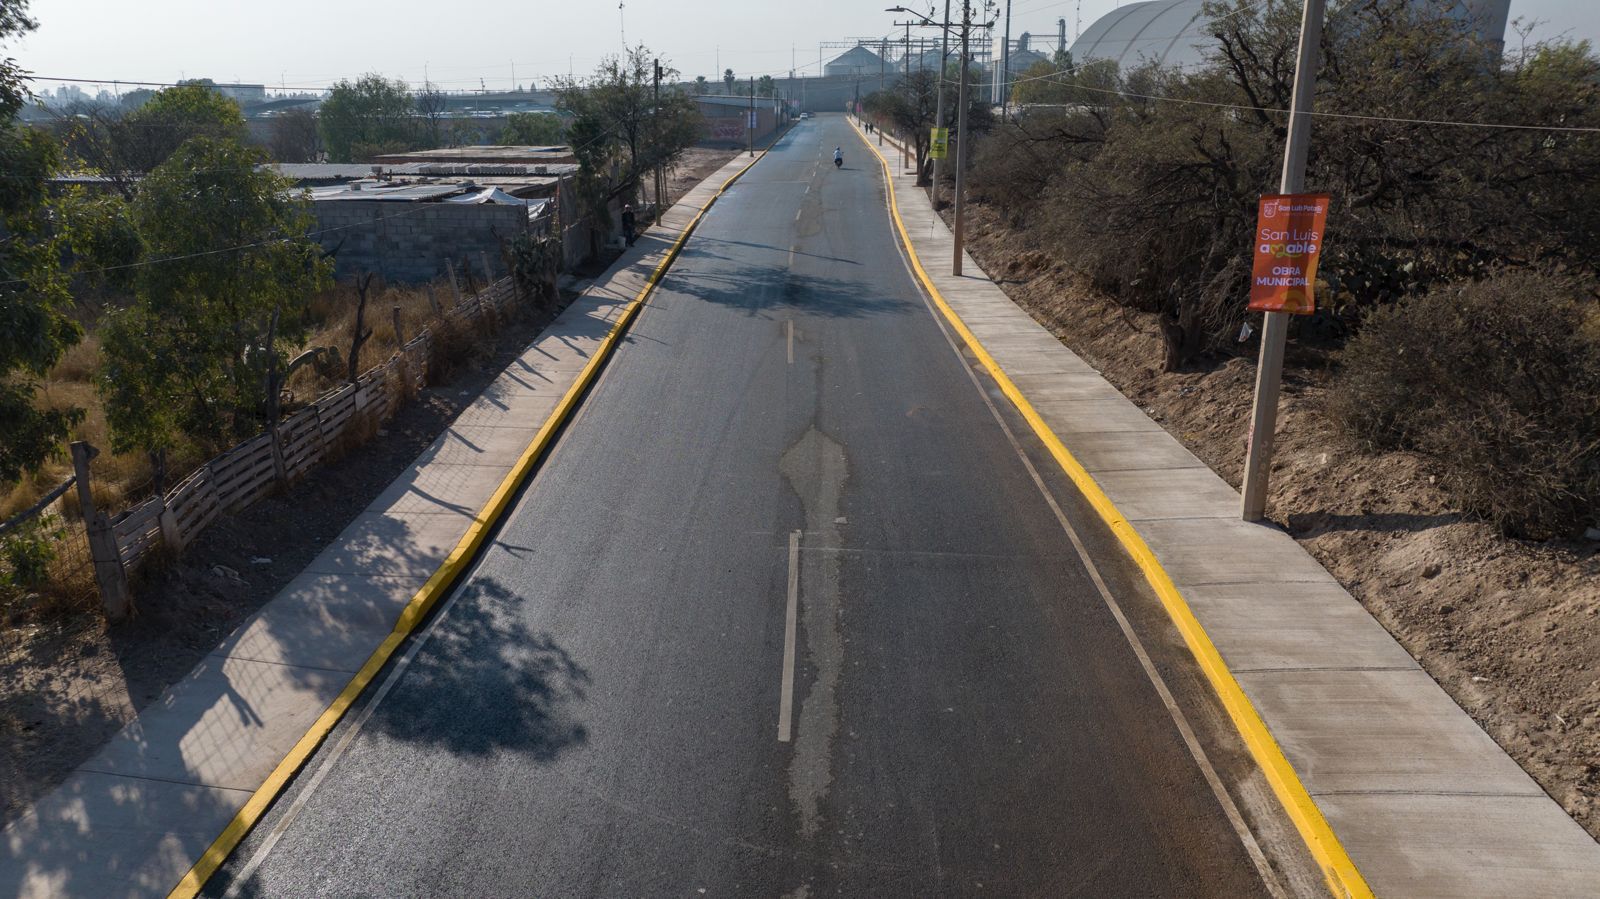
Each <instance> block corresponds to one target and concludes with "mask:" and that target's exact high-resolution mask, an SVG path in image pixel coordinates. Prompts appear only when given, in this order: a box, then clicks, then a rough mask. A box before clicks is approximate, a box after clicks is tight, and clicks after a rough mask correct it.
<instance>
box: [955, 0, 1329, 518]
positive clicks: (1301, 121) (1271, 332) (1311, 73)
mask: <svg viewBox="0 0 1600 899" xmlns="http://www.w3.org/2000/svg"><path fill="white" fill-rule="evenodd" d="M1325 2H1326V0H1306V8H1305V14H1304V18H1302V19H1301V20H1300V53H1299V57H1298V59H1297V60H1296V61H1295V68H1294V98H1293V100H1292V101H1291V102H1290V104H1289V139H1288V142H1287V143H1286V144H1285V145H1284V148H1283V176H1282V178H1281V179H1280V181H1279V184H1278V192H1279V193H1285V194H1292V193H1298V192H1300V191H1301V190H1302V189H1303V188H1304V187H1305V180H1306V152H1307V150H1308V149H1309V148H1310V141H1311V102H1312V98H1313V96H1314V95H1315V92H1316V85H1317V53H1318V50H1319V49H1320V47H1321V45H1322V14H1323V8H1324V6H1325ZM959 240H960V238H957V241H958V242H959ZM1263 314H1264V315H1265V316H1266V321H1265V322H1264V323H1263V325H1262V328H1261V361H1260V364H1258V365H1257V366H1256V398H1255V406H1254V408H1253V409H1251V411H1250V436H1249V450H1248V452H1247V454H1246V455H1245V462H1244V502H1243V508H1242V512H1243V517H1244V520H1245V521H1260V520H1261V518H1262V516H1264V515H1265V514H1266V509H1267V480H1268V478H1269V477H1270V476H1271V474H1272V444H1273V439H1274V437H1275V436H1276V433H1275V432H1276V431H1277V427H1278V392H1279V389H1280V388H1281V387H1282V385H1283V345H1284V342H1285V340H1286V338H1287V337H1288V334H1289V314H1288V313H1285V312H1267V313H1263Z"/></svg>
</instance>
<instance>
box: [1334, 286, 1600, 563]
mask: <svg viewBox="0 0 1600 899" xmlns="http://www.w3.org/2000/svg"><path fill="white" fill-rule="evenodd" d="M1594 286H1595V285H1594V284H1593V283H1589V282H1583V283H1580V282H1578V281H1575V280H1574V279H1571V278H1568V277H1562V276H1557V275H1552V274H1548V273H1541V272H1531V271H1526V270H1521V271H1505V272H1500V273H1497V274H1494V275H1491V276H1490V277H1488V278H1486V279H1484V280H1482V281H1476V282H1468V283H1458V284H1451V285H1446V286H1442V287H1439V288H1436V289H1434V290H1431V291H1428V292H1426V293H1423V294H1420V295H1418V296H1415V297H1411V298H1408V299H1404V300H1401V301H1400V302H1399V303H1397V304H1395V305H1392V306H1387V307H1383V308H1380V309H1378V310H1377V311H1375V312H1373V313H1372V314H1371V315H1369V316H1368V317H1367V320H1366V322H1365V323H1364V324H1363V327H1362V330H1361V331H1360V333H1359V334H1358V335H1357V336H1356V337H1355V338H1354V339H1353V340H1351V341H1350V342H1349V344H1348V345H1347V346H1346V348H1345V351H1344V353H1343V356H1342V370H1341V372H1340V374H1339V376H1338V377H1337V378H1336V379H1335V381H1334V385H1333V387H1332V390H1331V391H1330V395H1329V400H1328V412H1329V414H1330V415H1331V416H1332V418H1333V420H1334V421H1335V422H1336V423H1337V424H1338V425H1340V427H1341V428H1342V429H1343V430H1345V431H1346V432H1347V433H1348V434H1350V435H1351V436H1353V437H1355V438H1356V439H1357V440H1359V441H1361V442H1363V443H1364V444H1366V445H1368V446H1370V447H1373V448H1377V449H1409V450H1416V451H1418V452H1421V453H1423V454H1425V455H1427V456H1429V457H1431V458H1433V459H1434V460H1435V461H1436V462H1437V463H1438V465H1439V472H1440V478H1441V480H1442V481H1443V484H1444V486H1445V488H1446V489H1448V490H1450V491H1451V492H1452V493H1453V494H1454V495H1455V496H1456V498H1457V499H1458V500H1459V501H1460V502H1461V504H1462V507H1463V508H1464V509H1466V510H1467V511H1469V512H1471V513H1473V514H1476V515H1480V516H1482V517H1484V518H1486V519H1488V520H1489V521H1492V522H1493V523H1494V524H1495V525H1496V526H1498V527H1499V528H1500V529H1501V530H1502V531H1504V532H1505V533H1507V534H1512V535H1517V536H1526V537H1549V536H1561V535H1568V534H1571V533H1573V532H1575V531H1577V530H1579V529H1581V528H1582V527H1583V526H1584V525H1585V524H1590V523H1593V522H1594V520H1595V515H1596V513H1597V512H1600V304H1597V303H1596V301H1595V299H1594V297H1593V295H1592V294H1589V293H1588V291H1589V290H1592V289H1593V288H1594Z"/></svg>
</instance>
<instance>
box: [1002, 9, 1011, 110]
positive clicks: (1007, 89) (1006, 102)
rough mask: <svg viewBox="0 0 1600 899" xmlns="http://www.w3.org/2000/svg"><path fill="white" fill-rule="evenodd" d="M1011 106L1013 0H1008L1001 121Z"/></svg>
mask: <svg viewBox="0 0 1600 899" xmlns="http://www.w3.org/2000/svg"><path fill="white" fill-rule="evenodd" d="M1010 108H1011V0H1006V32H1005V37H1003V38H1001V39H1000V121H1002V122H1004V121H1005V120H1006V110H1008V109H1010Z"/></svg>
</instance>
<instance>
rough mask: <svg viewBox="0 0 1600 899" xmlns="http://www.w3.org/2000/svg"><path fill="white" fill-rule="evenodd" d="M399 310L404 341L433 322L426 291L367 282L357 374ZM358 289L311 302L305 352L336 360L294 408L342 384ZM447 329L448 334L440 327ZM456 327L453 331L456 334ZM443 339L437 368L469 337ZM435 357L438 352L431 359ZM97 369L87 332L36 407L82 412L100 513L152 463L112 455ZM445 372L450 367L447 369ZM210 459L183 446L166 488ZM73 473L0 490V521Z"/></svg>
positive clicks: (49, 472)
mask: <svg viewBox="0 0 1600 899" xmlns="http://www.w3.org/2000/svg"><path fill="white" fill-rule="evenodd" d="M432 286H433V290H434V296H435V298H436V299H437V301H438V303H439V305H440V307H441V309H444V310H448V309H449V308H450V307H451V306H453V305H454V304H455V295H454V293H453V292H452V291H451V289H450V286H449V283H448V282H440V283H437V284H434V285H432ZM396 306H398V307H399V308H400V328H401V330H402V331H403V332H404V336H405V337H407V338H411V337H415V336H416V335H417V334H418V333H419V332H420V331H421V329H422V328H423V327H424V326H426V325H427V324H429V323H430V322H431V321H432V320H433V309H432V306H431V305H430V304H429V302H428V290H427V287H426V286H415V285H405V286H380V285H378V284H376V283H375V284H374V285H373V290H372V292H371V295H370V296H369V298H368V300H367V311H366V327H367V328H369V329H371V331H372V337H371V338H369V339H368V340H367V342H366V343H365V344H363V345H362V347H361V359H360V365H359V366H358V368H357V370H358V371H366V370H367V369H370V368H372V367H373V366H375V365H378V364H379V363H381V362H383V361H384V360H385V359H387V358H389V356H390V354H392V353H393V352H394V351H395V350H396V349H398V348H399V346H400V341H399V340H398V339H397V336H396V333H395V317H394V308H395V307H396ZM355 309H356V291H355V288H354V286H352V285H348V284H345V285H339V286H336V287H334V288H333V289H331V290H328V291H325V292H323V293H321V294H319V295H318V296H317V297H316V298H314V299H313V300H312V302H311V319H312V321H313V322H315V323H316V324H315V325H314V327H313V329H312V333H311V335H310V337H309V338H308V339H307V340H306V343H305V347H304V348H310V347H317V346H325V347H332V348H335V349H337V350H338V352H339V359H340V363H339V364H338V365H337V366H331V367H325V368H324V369H323V370H321V371H318V370H316V369H315V368H314V367H313V366H310V365H307V366H304V367H302V368H301V369H300V370H299V371H296V372H295V373H294V375H293V376H292V377H291V378H290V379H289V384H288V388H289V390H290V391H291V393H292V394H293V395H294V400H295V403H296V404H304V403H307V402H310V401H311V400H314V399H315V398H316V397H317V396H318V395H320V394H321V393H323V392H324V391H326V390H328V389H330V388H332V387H334V386H337V385H338V384H339V383H340V382H341V381H343V379H344V372H345V362H344V359H345V356H346V354H347V353H348V352H349V350H350V332H351V326H352V324H353V323H354V319H355ZM445 330H447V331H449V330H452V329H445ZM454 330H459V329H454ZM449 338H450V339H447V340H446V341H443V342H444V343H448V344H449V345H450V349H449V352H448V353H447V354H446V355H444V356H440V358H439V359H438V361H439V362H441V363H447V360H453V359H455V358H459V357H460V356H462V355H464V354H465V353H466V352H469V351H470V347H471V345H472V344H473V342H474V341H473V340H472V335H468V334H464V333H463V334H453V335H449ZM436 355H438V354H436ZM99 364H100V341H99V339H98V338H96V337H95V335H94V334H93V333H92V331H91V333H89V334H88V335H87V336H85V337H84V339H83V340H82V341H81V342H80V343H78V344H77V345H76V346H74V347H72V348H71V349H70V350H68V351H67V353H66V355H64V356H63V357H62V358H61V361H60V362H58V363H56V366H55V368H53V369H51V371H50V374H49V375H48V376H47V377H45V378H44V379H43V381H42V382H41V383H40V385H39V393H38V402H39V403H40V404H41V405H43V406H45V407H47V408H54V409H59V408H67V407H75V408H79V409H82V410H84V418H83V421H82V422H80V423H79V424H78V426H77V427H76V428H74V429H73V432H72V439H73V440H84V441H87V442H88V443H89V444H91V445H93V446H96V447H99V448H100V450H101V452H100V455H99V456H98V457H97V458H96V459H95V462H94V492H95V502H96V504H97V505H99V506H100V507H101V508H105V509H111V510H117V509H122V508H126V507H127V506H128V505H130V504H131V503H133V502H136V501H138V500H140V499H143V498H144V497H145V496H147V495H148V494H149V492H150V488H151V472H150V462H149V460H148V459H147V458H146V457H145V455H144V454H143V453H139V452H133V453H120V454H119V453H112V452H111V451H110V447H111V433H110V428H109V426H108V425H107V424H106V416H105V408H104V407H103V406H102V405H101V403H100V396H99V394H98V393H97V392H96V390H95V383H94V378H95V371H96V369H97V368H98V366H99ZM445 367H448V364H446V366H445ZM209 455H210V454H209V453H207V452H205V451H204V450H203V449H202V448H198V447H183V448H180V449H178V450H175V451H174V452H173V453H171V454H170V457H169V463H168V466H169V476H168V481H169V483H174V484H175V483H177V482H178V481H179V480H181V479H182V478H183V477H184V475H186V474H187V473H188V472H189V471H191V470H192V469H193V468H194V467H195V466H197V465H199V464H200V463H201V462H202V461H204V460H205V459H206V458H207V457H208V456H209ZM71 474H72V462H71V460H70V459H68V458H66V457H65V455H63V457H62V458H60V459H55V460H51V461H50V462H48V463H46V464H45V465H44V466H42V467H41V468H40V470H39V471H38V472H36V473H34V474H33V475H32V476H30V477H27V478H24V479H23V480H22V481H20V482H19V483H17V484H15V485H12V486H11V487H10V489H8V490H4V491H0V520H4V519H6V518H9V517H10V516H12V515H15V514H16V513H18V512H20V511H22V510H23V509H26V508H27V507H28V506H30V505H32V504H33V503H35V502H37V501H38V499H39V498H40V497H41V496H43V495H44V494H45V493H46V492H48V491H49V490H50V489H51V488H53V487H55V486H56V485H57V484H60V483H61V482H62V481H63V480H65V479H66V478H67V477H69V476H70V475H71ZM65 506H66V510H65V511H66V512H67V513H68V514H69V515H73V516H76V514H77V511H78V510H77V501H76V496H75V495H73V494H72V493H71V492H69V495H68V496H67V497H66V500H65Z"/></svg>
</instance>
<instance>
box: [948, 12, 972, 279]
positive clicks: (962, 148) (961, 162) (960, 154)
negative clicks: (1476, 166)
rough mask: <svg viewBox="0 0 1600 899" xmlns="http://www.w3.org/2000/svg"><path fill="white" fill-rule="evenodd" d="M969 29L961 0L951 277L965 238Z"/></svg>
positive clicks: (958, 271)
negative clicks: (953, 245)
mask: <svg viewBox="0 0 1600 899" xmlns="http://www.w3.org/2000/svg"><path fill="white" fill-rule="evenodd" d="M971 30H972V2H971V0H961V82H960V84H961V86H960V88H959V89H958V90H957V91H956V211H955V218H956V226H955V229H954V230H955V238H956V240H955V256H954V261H952V262H951V263H950V274H952V275H956V276H957V277H959V276H960V275H961V253H962V250H963V245H964V244H965V243H966V238H967V219H966V203H965V193H966V192H965V190H964V188H965V187H966V182H967V179H966V174H967V60H968V56H969V53H970V48H969V46H968V43H967V37H968V32H970V31H971Z"/></svg>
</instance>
